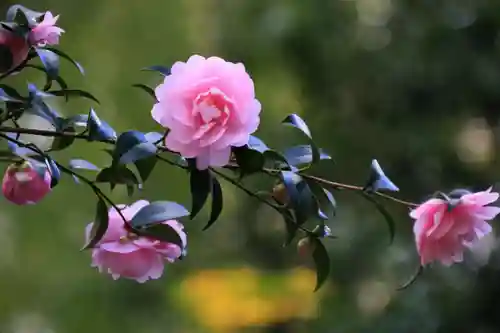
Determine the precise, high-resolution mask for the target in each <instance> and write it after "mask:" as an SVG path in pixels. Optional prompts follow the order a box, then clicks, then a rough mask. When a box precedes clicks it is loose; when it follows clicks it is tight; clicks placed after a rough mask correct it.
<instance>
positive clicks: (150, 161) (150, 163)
mask: <svg viewBox="0 0 500 333" xmlns="http://www.w3.org/2000/svg"><path fill="white" fill-rule="evenodd" d="M157 161H158V159H157V158H156V156H150V157H147V158H144V159H142V160H137V161H135V162H134V164H135V167H136V168H137V171H138V172H139V175H140V176H141V179H142V182H143V183H145V182H146V180H147V179H148V178H149V176H150V175H151V172H153V169H154V167H155V166H156V162H157Z"/></svg>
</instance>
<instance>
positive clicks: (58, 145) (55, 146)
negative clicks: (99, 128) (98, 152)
mask: <svg viewBox="0 0 500 333" xmlns="http://www.w3.org/2000/svg"><path fill="white" fill-rule="evenodd" d="M62 132H65V133H72V134H76V131H75V128H74V127H72V126H70V127H67V128H65V129H64V130H62ZM75 139H76V138H75V137H74V136H57V137H55V138H54V141H52V147H51V148H50V150H52V151H57V150H63V149H65V148H68V147H69V146H71V145H72V144H73V142H75Z"/></svg>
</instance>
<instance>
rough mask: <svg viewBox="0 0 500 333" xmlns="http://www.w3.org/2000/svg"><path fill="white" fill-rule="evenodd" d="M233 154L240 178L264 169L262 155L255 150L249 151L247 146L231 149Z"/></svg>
mask: <svg viewBox="0 0 500 333" xmlns="http://www.w3.org/2000/svg"><path fill="white" fill-rule="evenodd" d="M233 153H234V156H235V157H236V163H238V165H239V166H240V170H241V174H240V177H243V176H244V175H249V174H252V173H255V172H259V171H261V170H262V168H263V167H264V162H265V159H264V155H263V154H262V153H261V152H259V151H257V150H253V149H250V148H248V146H243V147H233Z"/></svg>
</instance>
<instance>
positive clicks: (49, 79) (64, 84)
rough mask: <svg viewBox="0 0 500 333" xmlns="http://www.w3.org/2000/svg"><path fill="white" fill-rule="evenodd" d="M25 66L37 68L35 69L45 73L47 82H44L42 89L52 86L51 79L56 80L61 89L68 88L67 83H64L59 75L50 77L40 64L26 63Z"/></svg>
mask: <svg viewBox="0 0 500 333" xmlns="http://www.w3.org/2000/svg"><path fill="white" fill-rule="evenodd" d="M25 67H28V68H33V69H37V70H39V71H41V72H44V73H45V75H46V76H47V82H46V83H45V87H44V90H49V89H50V87H51V86H52V81H56V82H57V84H58V85H59V86H60V87H61V89H67V88H68V84H67V83H66V81H64V79H63V78H62V77H61V76H59V75H58V76H57V77H55V78H51V77H50V76H49V74H48V73H47V71H46V70H45V68H43V67H42V66H38V65H33V64H26V65H25Z"/></svg>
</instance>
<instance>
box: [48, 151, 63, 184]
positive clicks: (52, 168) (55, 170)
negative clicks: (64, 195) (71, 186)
mask: <svg viewBox="0 0 500 333" xmlns="http://www.w3.org/2000/svg"><path fill="white" fill-rule="evenodd" d="M45 163H46V164H47V167H48V170H49V172H50V175H51V177H52V178H51V182H50V187H51V188H54V187H55V186H56V185H57V184H58V183H59V180H60V179H61V170H59V167H58V166H57V163H56V162H55V161H54V160H52V159H51V158H46V159H45Z"/></svg>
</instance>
